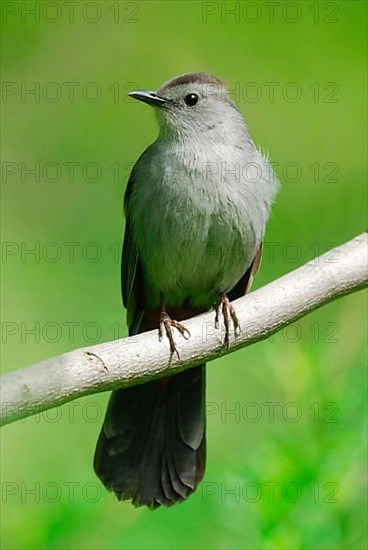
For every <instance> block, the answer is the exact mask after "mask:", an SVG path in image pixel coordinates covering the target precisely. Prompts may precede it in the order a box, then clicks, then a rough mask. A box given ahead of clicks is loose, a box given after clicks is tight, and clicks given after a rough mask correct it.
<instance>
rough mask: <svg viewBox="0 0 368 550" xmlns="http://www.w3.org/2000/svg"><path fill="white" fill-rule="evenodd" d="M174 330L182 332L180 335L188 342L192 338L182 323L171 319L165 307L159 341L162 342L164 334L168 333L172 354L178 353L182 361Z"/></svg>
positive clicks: (161, 316) (161, 318)
mask: <svg viewBox="0 0 368 550" xmlns="http://www.w3.org/2000/svg"><path fill="white" fill-rule="evenodd" d="M173 328H176V329H177V330H178V331H179V332H180V334H181V335H182V336H183V338H185V339H186V340H188V338H189V337H190V332H189V330H188V329H187V328H185V327H184V326H183V325H182V324H181V323H178V321H175V320H174V319H171V318H170V317H169V315H168V314H167V313H166V311H165V309H164V307H163V306H162V310H161V315H160V324H159V328H158V336H159V340H160V341H161V340H162V338H163V336H164V333H166V336H167V338H168V339H169V342H170V351H171V354H174V353H176V355H177V357H178V359H179V360H180V355H179V352H178V350H177V348H176V345H175V340H174V334H173V330H172V329H173Z"/></svg>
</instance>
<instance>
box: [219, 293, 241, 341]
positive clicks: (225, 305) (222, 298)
mask: <svg viewBox="0 0 368 550" xmlns="http://www.w3.org/2000/svg"><path fill="white" fill-rule="evenodd" d="M220 309H222V316H223V318H224V325H225V338H224V344H225V346H226V347H227V348H228V347H229V345H230V319H231V320H232V322H233V327H234V336H235V338H236V337H237V336H238V334H239V333H240V325H239V320H238V317H237V316H236V312H235V309H234V308H233V306H232V305H231V303H230V301H229V298H228V297H227V296H226V294H224V293H222V294H220V295H219V297H218V299H217V302H216V316H215V328H217V329H218V328H219V315H220Z"/></svg>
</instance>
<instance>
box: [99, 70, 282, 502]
mask: <svg viewBox="0 0 368 550" xmlns="http://www.w3.org/2000/svg"><path fill="white" fill-rule="evenodd" d="M131 95H132V96H133V97H136V98H137V99H140V100H142V101H145V102H147V103H150V104H152V105H153V106H155V110H156V112H157V115H158V120H159V126H160V131H159V135H158V138H157V140H156V141H155V142H154V143H153V144H152V145H151V146H150V147H148V148H147V149H146V151H145V152H144V153H143V154H142V156H141V157H140V158H139V160H138V162H137V163H136V165H135V167H134V169H133V171H132V174H131V178H130V181H129V184H128V188H127V192H126V197H125V210H126V217H127V225H126V232H125V240H124V248H123V259H122V291H123V301H124V305H125V306H126V307H127V309H128V325H129V327H130V334H135V333H137V332H141V331H143V330H148V329H151V328H154V327H155V326H156V327H158V324H159V322H160V317H159V311H160V308H162V307H164V308H165V310H166V312H167V313H168V314H169V315H170V316H171V315H172V314H175V315H176V319H177V320H183V319H185V318H187V317H188V316H189V315H194V314H196V313H198V312H200V311H205V310H208V309H210V308H211V307H212V306H213V305H214V304H215V302H216V300H217V298H218V296H219V295H222V294H227V293H228V294H229V297H230V298H231V299H233V298H234V297H238V296H240V295H241V294H242V293H244V292H245V291H246V289H247V287H248V286H249V283H250V281H251V277H252V274H253V273H252V270H253V271H254V270H255V268H257V267H258V265H259V260H260V249H261V245H262V240H263V237H264V232H265V226H266V222H267V219H268V217H269V214H270V208H271V204H272V201H273V199H274V196H275V193H276V191H277V180H276V178H275V176H274V174H273V171H272V168H271V167H270V165H269V163H268V162H267V160H266V159H265V158H264V157H263V156H262V155H261V154H260V153H259V152H258V151H257V149H256V148H255V146H254V144H253V142H252V140H251V138H250V136H249V133H248V130H247V128H246V125H245V123H244V120H243V117H242V116H241V114H240V112H239V111H238V109H237V108H236V106H235V105H234V104H233V102H232V101H231V99H230V97H229V96H228V94H227V92H226V89H225V86H224V84H223V83H222V82H220V81H219V80H217V79H216V78H214V77H212V76H211V75H207V74H206V73H189V74H186V75H182V76H180V77H177V78H176V79H173V80H171V81H169V82H168V83H166V84H164V85H163V86H162V87H161V88H159V89H158V90H157V92H134V93H132V94H131ZM194 96H195V97H194ZM188 98H189V99H188ZM194 101H195V103H194V104H193V105H191V104H190V102H194ZM255 258H257V260H256V261H255ZM255 264H257V265H255ZM155 312H157V314H155ZM188 373H190V374H187V373H183V374H181V375H176V376H174V377H170V378H168V379H164V381H166V382H163V381H158V382H154V383H151V385H146V386H144V387H141V388H130V389H129V390H123V391H121V392H118V393H114V394H113V398H112V401H111V402H110V405H109V410H108V413H107V417H106V419H105V424H104V428H103V430H102V432H101V436H100V441H99V445H98V449H97V452H96V459H95V468H96V471H97V473H98V475H99V476H100V477H101V479H102V480H103V482H104V483H105V484H106V485H107V486H108V487H109V488H113V489H114V490H115V492H116V493H117V494H118V495H119V496H120V497H121V498H124V499H125V498H131V499H133V502H134V503H135V504H136V505H141V504H146V505H148V506H151V507H156V506H158V505H160V504H165V505H170V504H173V503H175V502H177V501H180V500H184V499H185V498H186V497H187V496H188V494H190V493H191V492H192V491H193V490H194V489H195V487H196V486H197V484H198V483H199V481H200V479H201V477H202V476H203V472H204V461H205V456H204V453H205V438H204V427H205V418H204V366H201V367H196V368H195V369H192V370H191V371H188ZM145 388H146V389H145ZM142 395H144V396H145V397H144V402H143V401H142V399H141V401H140V402H136V398H137V399H139V396H141V397H142ZM178 407H179V408H178ZM142 409H143V412H142ZM190 410H192V413H191V412H190ZM193 411H194V413H193ZM193 414H194V416H193ZM120 418H121V421H120ZM137 418H139V422H138V421H137ZM186 418H187V419H188V420H187V421H186ZM134 419H135V420H134ZM134 422H136V426H135V427H134V426H132V423H133V424H134ZM127 426H128V428H127ZM139 432H140V435H141V437H147V439H146V443H144V441H143V442H142V441H139V444H138V438H139ZM145 433H146V436H145V435H144V434H145ZM147 434H153V440H152V438H151V435H147ZM154 434H156V435H157V438H156V441H155V437H154ZM133 457H134V460H133ZM132 460H133V463H132ZM149 464H150V465H151V466H150V467H149V466H148V465H149ZM147 468H148V470H147ZM147 471H149V475H147ZM178 479H179V481H180V483H181V484H183V486H184V489H183V488H181V491H180V490H179V489H178Z"/></svg>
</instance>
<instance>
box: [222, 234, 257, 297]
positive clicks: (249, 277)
mask: <svg viewBox="0 0 368 550" xmlns="http://www.w3.org/2000/svg"><path fill="white" fill-rule="evenodd" d="M262 248H263V243H261V245H260V247H259V249H258V252H257V254H256V255H255V257H254V260H253V262H252V263H251V264H250V266H249V268H248V269H247V271H246V272H245V273H244V275H243V277H242V278H241V279H240V280H239V281H238V282H237V283H236V285H235V286H234V288H232V289H231V290H230V292H228V293H227V297H228V298H229V300H230V302H232V301H233V300H237V299H238V298H241V297H242V296H244V295H245V294H246V293H247V292H249V290H250V287H251V286H252V283H253V279H254V277H255V276H256V275H257V273H258V271H259V268H260V267H261V261H262Z"/></svg>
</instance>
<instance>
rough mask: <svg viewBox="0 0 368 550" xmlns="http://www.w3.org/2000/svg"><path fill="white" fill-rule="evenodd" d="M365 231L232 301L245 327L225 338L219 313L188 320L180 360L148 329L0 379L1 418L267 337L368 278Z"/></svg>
mask: <svg viewBox="0 0 368 550" xmlns="http://www.w3.org/2000/svg"><path fill="white" fill-rule="evenodd" d="M367 244H368V239H367V233H363V234H361V235H359V236H358V237H356V238H355V239H353V240H352V241H349V242H348V243H346V244H344V245H343V246H340V247H338V248H336V249H334V250H333V252H328V253H326V254H324V255H323V256H320V257H319V258H316V259H315V260H312V261H311V262H309V263H307V264H305V265H304V266H303V267H301V268H299V269H297V270H295V271H293V272H291V273H289V274H287V275H285V276H283V277H281V278H280V279H277V280H276V281H274V282H272V283H270V284H269V285H267V286H265V287H263V288H260V289H259V290H257V291H255V292H252V293H251V294H249V295H247V296H245V297H243V298H240V299H239V300H236V301H235V302H234V307H235V309H236V312H237V316H238V318H239V322H240V326H241V328H242V331H241V333H240V335H239V336H238V337H237V338H236V340H235V339H234V338H231V343H230V348H229V349H226V348H224V346H223V344H222V340H223V334H221V330H215V327H214V313H213V312H209V313H205V314H203V315H199V316H198V317H194V318H192V319H188V321H185V326H186V327H187V328H188V330H189V331H190V333H191V338H190V339H189V340H188V341H185V340H183V339H182V338H181V337H180V336H179V335H176V342H177V345H178V348H179V351H180V356H181V359H180V361H179V360H178V359H177V358H176V357H175V356H173V357H172V358H171V360H170V354H169V346H168V342H167V341H163V342H159V341H158V337H157V331H150V332H146V333H144V334H139V335H137V336H131V337H129V338H124V339H121V340H117V341H115V342H106V343H104V344H99V345H96V346H91V347H88V348H81V349H77V350H75V351H72V352H69V353H65V354H63V355H60V356H58V357H54V358H51V359H47V360H46V361H42V362H41V363H37V364H36V365H32V366H30V367H27V368H23V369H20V370H18V371H15V372H13V373H9V374H6V375H4V376H2V377H1V379H0V390H1V397H2V403H1V415H0V425H5V424H8V423H10V422H14V421H15V420H18V419H20V418H24V417H26V416H30V415H32V414H35V413H39V412H41V411H43V410H46V409H50V408H52V407H56V406H58V405H61V404H63V403H66V402H68V401H71V400H73V399H76V398H77V397H81V396H83V395H88V394H91V393H95V392H101V391H106V390H111V389H115V388H119V387H127V386H133V385H135V384H139V383H142V382H147V381H148V380H153V379H154V378H159V377H162V376H167V375H169V374H174V373H175V372H178V371H181V370H184V369H187V368H190V367H193V366H195V365H198V364H200V363H204V362H205V361H210V360H212V359H215V358H216V357H220V356H221V355H226V354H227V353H231V352H232V351H235V350H237V349H240V348H243V347H245V346H249V345H250V344H254V343H255V342H258V341H259V340H263V339H264V338H267V337H269V336H270V335H271V334H273V333H275V332H277V331H278V330H280V329H281V328H283V327H285V326H286V325H288V324H290V323H292V322H293V321H295V320H296V319H299V318H300V317H302V316H304V315H306V314H307V313H308V312H310V311H313V310H314V309H317V308H318V307H320V306H322V305H323V304H326V303H327V302H330V301H331V300H334V299H335V298H338V297H339V296H343V295H344V294H349V293H351V292H353V291H356V290H358V289H360V288H363V287H364V286H365V285H366V283H367V279H368V277H367Z"/></svg>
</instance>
